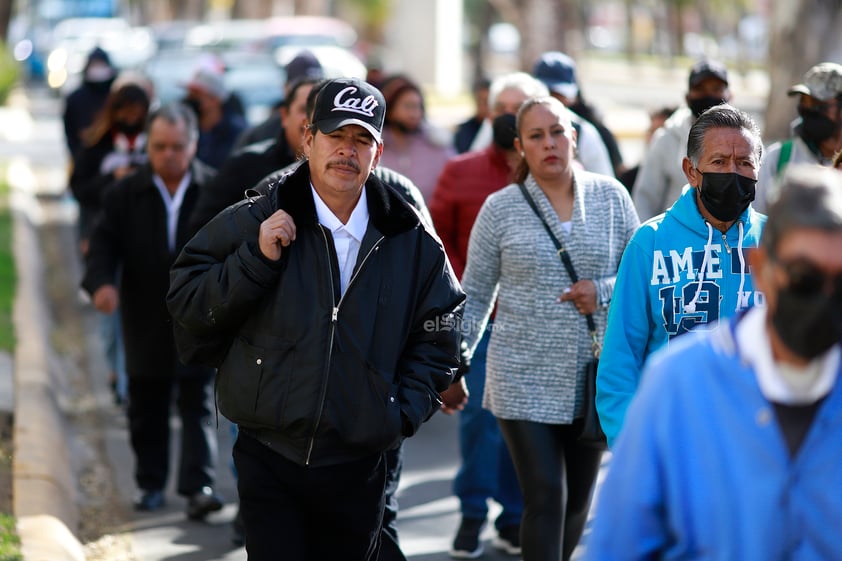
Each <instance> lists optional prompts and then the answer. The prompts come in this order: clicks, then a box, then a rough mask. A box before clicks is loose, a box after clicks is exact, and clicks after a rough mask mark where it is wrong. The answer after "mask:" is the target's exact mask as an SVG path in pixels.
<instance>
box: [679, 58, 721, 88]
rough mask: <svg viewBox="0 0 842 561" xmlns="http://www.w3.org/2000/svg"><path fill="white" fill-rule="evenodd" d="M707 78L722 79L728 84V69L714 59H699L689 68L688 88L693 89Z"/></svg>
mask: <svg viewBox="0 0 842 561" xmlns="http://www.w3.org/2000/svg"><path fill="white" fill-rule="evenodd" d="M708 78H716V79H717V80H722V81H723V82H724V83H725V85H726V86H727V85H728V70H727V69H726V68H725V65H724V64H722V63H721V62H717V61H715V60H700V61H699V62H697V63H696V64H694V65H693V68H691V69H690V79H689V80H688V86H689V89H693V88H695V87H696V86H698V85H699V84H701V83H702V81H704V80H707V79H708Z"/></svg>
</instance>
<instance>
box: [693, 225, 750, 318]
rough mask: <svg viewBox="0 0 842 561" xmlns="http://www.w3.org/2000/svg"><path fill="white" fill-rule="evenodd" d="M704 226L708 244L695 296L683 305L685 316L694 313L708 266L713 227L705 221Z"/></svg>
mask: <svg viewBox="0 0 842 561" xmlns="http://www.w3.org/2000/svg"><path fill="white" fill-rule="evenodd" d="M740 224H741V225H742V223H740ZM705 225H706V226H707V227H708V243H706V244H705V254H704V257H702V267H701V269H700V270H699V281H698V285H697V286H696V294H695V295H694V296H693V299H692V300H690V302H688V303H687V304H685V305H684V313H685V314H694V313H696V301H697V300H698V299H699V295H700V294H701V293H702V283H703V282H704V281H705V269H707V265H708V255H709V254H710V244H711V243H713V226H711V225H710V223H709V222H708V221H707V220H705ZM741 227H742V226H741ZM740 240H741V243H742V236H740ZM741 254H742V253H741Z"/></svg>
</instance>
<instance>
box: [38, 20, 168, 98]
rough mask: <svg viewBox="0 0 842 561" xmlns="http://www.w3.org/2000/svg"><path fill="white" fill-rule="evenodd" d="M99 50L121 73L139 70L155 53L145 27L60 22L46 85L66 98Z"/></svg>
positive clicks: (112, 22)
mask: <svg viewBox="0 0 842 561" xmlns="http://www.w3.org/2000/svg"><path fill="white" fill-rule="evenodd" d="M94 47H100V48H102V49H103V50H104V51H105V52H107V53H108V56H109V57H110V58H111V63H112V64H113V65H114V66H115V67H117V68H118V69H120V70H129V69H135V68H138V67H140V66H141V65H142V64H143V63H144V62H145V61H146V60H148V59H149V57H151V56H152V55H153V54H154V53H155V50H156V47H155V42H154V40H153V38H152V33H151V32H150V31H149V29H148V28H146V27H132V26H131V25H129V23H128V22H127V21H126V20H124V19H123V18H70V19H66V20H63V21H61V22H59V23H58V24H57V25H56V27H55V29H54V30H53V34H52V48H51V50H50V54H49V55H48V56H47V70H46V76H47V84H48V85H49V86H50V88H52V89H54V90H56V91H59V92H61V93H62V94H66V93H68V92H69V91H71V90H73V89H74V88H76V87H77V86H78V85H79V83H80V82H81V80H82V76H81V74H82V70H83V69H84V67H85V62H86V61H87V58H88V54H90V52H91V51H92V50H93V49H94Z"/></svg>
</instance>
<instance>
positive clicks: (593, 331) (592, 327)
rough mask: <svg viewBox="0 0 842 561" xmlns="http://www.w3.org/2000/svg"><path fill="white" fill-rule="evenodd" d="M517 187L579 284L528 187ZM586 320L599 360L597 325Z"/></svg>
mask: <svg viewBox="0 0 842 561" xmlns="http://www.w3.org/2000/svg"><path fill="white" fill-rule="evenodd" d="M517 186H518V187H520V192H521V193H523V198H525V199H526V202H527V203H528V204H529V207H530V208H531V209H532V212H534V213H535V216H537V217H538V220H540V221H541V225H543V226H544V230H546V231H547V234H549V236H550V239H551V240H553V243H554V244H555V248H556V253H558V256H559V257H561V262H562V263H563V264H564V268H565V269H567V274H568V275H569V276H570V280H571V281H573V283H574V284H575V283H577V282H579V276H578V275H577V274H576V269H574V268H573V262H572V261H571V260H570V255H568V253H567V250H565V249H564V246H563V245H561V241H560V240H559V239H558V238H557V237H556V235H555V234H553V231H552V229H551V228H550V225H549V224H547V221H546V220H544V217H543V216H541V212H540V211H539V210H538V206H537V205H536V204H535V200H534V199H533V198H532V195H530V194H529V191H527V190H526V186H525V185H524V184H523V183H518V184H517ZM585 320H586V321H587V322H588V331H589V332H590V334H591V350H592V351H593V356H594V358H599V353H600V351H601V350H602V349H600V344H599V341H598V340H597V336H596V323H595V322H594V320H593V316H592V315H591V314H585Z"/></svg>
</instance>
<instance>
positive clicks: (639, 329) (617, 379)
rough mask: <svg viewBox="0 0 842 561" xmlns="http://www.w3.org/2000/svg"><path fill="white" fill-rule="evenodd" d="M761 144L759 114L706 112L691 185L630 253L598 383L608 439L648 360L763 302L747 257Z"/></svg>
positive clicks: (756, 230)
mask: <svg viewBox="0 0 842 561" xmlns="http://www.w3.org/2000/svg"><path fill="white" fill-rule="evenodd" d="M762 150H763V144H762V141H761V139H760V131H759V129H758V128H757V125H756V124H755V123H754V121H752V119H751V117H749V116H748V115H746V114H745V113H743V112H742V111H739V110H737V109H735V108H734V107H732V106H730V105H726V104H722V105H717V106H715V107H713V108H711V109H709V110H707V111H706V112H705V113H703V114H702V115H701V116H700V117H699V118H698V119H697V120H696V122H695V123H694V124H693V126H692V127H691V128H690V133H689V136H688V141H687V157H686V158H684V162H683V167H684V174H685V175H686V176H687V181H688V183H689V186H685V188H684V191H683V193H682V195H681V197H679V199H678V200H677V201H676V202H675V203H674V204H673V205H672V207H671V208H670V209H669V210H667V212H666V213H664V214H661V215H659V216H656V217H654V218H652V219H651V220H648V221H647V222H645V223H644V224H643V225H642V226H641V227H640V229H638V231H637V232H635V234H634V236H633V237H632V239H631V241H630V242H629V245H628V247H627V248H626V250H625V252H624V253H623V258H622V261H621V262H620V268H619V271H618V272H617V283H616V285H615V287H614V295H613V300H612V302H611V307H610V308H609V314H608V324H607V327H606V330H605V340H604V344H603V351H602V355H601V357H600V362H599V371H598V374H597V382H596V387H597V396H596V405H597V411H598V413H599V420H600V423H601V424H602V428H603V430H604V432H605V435H606V436H607V438H608V444H609V445H613V443H614V440H615V439H616V438H617V434H618V433H619V432H620V428H621V427H622V425H623V418H624V417H625V414H626V409H627V407H628V404H629V401H630V400H631V398H632V396H633V395H634V393H635V391H636V390H637V386H638V382H639V379H640V372H641V371H642V369H643V364H644V361H645V360H646V357H648V356H649V355H650V354H652V353H653V352H654V351H655V350H657V349H659V348H661V347H663V346H665V345H667V344H668V342H669V341H671V340H672V339H673V338H675V337H678V336H679V335H681V334H683V333H686V332H688V331H690V330H693V329H695V330H699V329H708V328H709V327H710V325H711V324H713V323H714V322H716V321H717V320H719V319H722V318H726V317H728V316H730V315H732V314H734V313H735V312H737V311H739V310H741V309H744V308H748V307H749V306H752V305H754V304H755V303H761V302H762V295H760V294H758V293H757V292H756V291H755V290H754V286H753V284H752V275H751V270H750V269H749V267H748V263H747V262H746V260H745V250H746V249H747V248H750V247H756V246H757V244H758V241H759V240H760V234H761V230H762V229H763V224H764V223H765V220H766V217H765V215H762V214H759V213H757V212H755V211H754V210H753V209H752V207H751V201H752V200H754V188H755V183H756V182H757V174H758V170H759V166H760V156H761V152H762Z"/></svg>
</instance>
